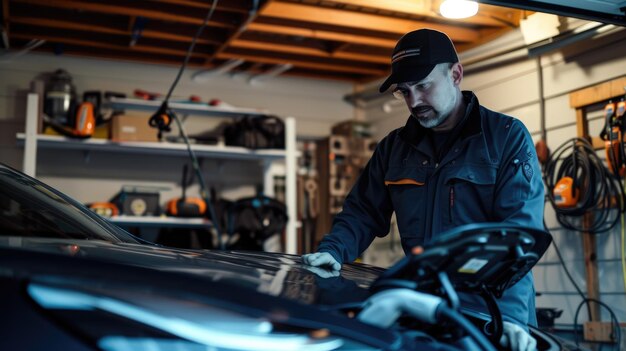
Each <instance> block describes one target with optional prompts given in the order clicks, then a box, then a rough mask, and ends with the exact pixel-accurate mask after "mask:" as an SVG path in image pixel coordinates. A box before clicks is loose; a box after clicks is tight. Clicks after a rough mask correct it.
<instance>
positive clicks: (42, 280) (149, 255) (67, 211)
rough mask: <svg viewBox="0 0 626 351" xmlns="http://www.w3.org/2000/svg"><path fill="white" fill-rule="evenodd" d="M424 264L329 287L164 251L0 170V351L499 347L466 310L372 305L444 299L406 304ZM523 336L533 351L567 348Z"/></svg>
mask: <svg viewBox="0 0 626 351" xmlns="http://www.w3.org/2000/svg"><path fill="white" fill-rule="evenodd" d="M431 252H435V251H434V250H431ZM418 261H419V260H417V261H415V260H410V259H409V260H405V261H403V262H401V263H400V264H399V265H397V266H395V267H394V268H393V269H391V270H388V271H385V270H383V269H380V268H376V267H371V266H366V265H362V264H345V265H344V266H343V269H342V271H341V274H340V275H333V274H330V273H329V272H326V271H320V270H318V271H311V269H313V268H311V267H307V266H305V265H303V264H302V263H301V261H300V258H299V257H298V256H293V255H285V254H275V253H264V252H252V251H248V252H245V251H239V252H234V251H207V250H181V249H172V248H167V247H162V246H158V245H154V244H151V243H147V242H144V241H142V240H141V239H139V238H136V237H134V236H132V235H130V234H128V233H127V232H125V231H123V230H122V229H120V228H118V227H117V226H115V225H113V224H111V223H110V222H108V221H107V220H105V219H103V218H102V217H99V216H98V215H96V214H94V213H92V212H91V211H89V210H88V209H87V208H85V207H84V206H83V205H81V204H80V203H78V202H77V201H75V200H73V199H71V198H69V197H67V196H65V195H63V194H61V193H60V192H58V191H56V190H54V189H52V188H50V187H48V186H46V185H45V184H42V183H41V182H39V181H37V180H35V179H33V178H30V177H28V176H26V175H24V174H22V173H20V172H18V171H15V170H13V169H11V168H9V167H6V166H2V165H0V311H2V313H1V314H0V320H1V321H2V323H1V327H0V350H107V351H127V350H192V351H196V350H198V351H200V350H202V351H208V350H304V351H306V350H458V349H468V348H470V349H472V348H473V349H485V348H488V349H489V348H490V349H496V347H495V346H493V345H492V344H490V345H485V344H484V342H485V340H488V337H486V336H485V335H482V336H479V337H477V336H476V335H473V334H472V333H475V332H476V330H478V331H482V330H486V329H488V328H486V325H488V324H489V321H490V317H489V316H488V315H486V314H483V313H477V312H471V311H465V312H464V316H465V317H462V318H463V320H465V321H468V320H471V321H472V322H473V323H472V325H473V327H472V328H469V327H467V328H465V329H463V328H462V327H460V326H459V325H454V324H453V323H452V324H451V323H450V322H449V321H448V322H444V321H441V322H440V321H429V320H427V319H428V318H424V317H423V316H420V314H421V313H422V312H423V311H422V309H418V311H411V310H410V307H411V306H409V310H401V311H400V312H401V313H400V314H399V315H398V316H394V315H392V314H393V313H390V312H389V311H390V310H389V309H388V308H387V307H384V306H383V305H381V304H379V303H378V302H377V301H378V300H376V299H375V297H376V298H378V299H380V298H381V296H383V294H382V293H386V294H389V293H390V291H392V290H393V289H388V290H386V289H385V286H387V285H393V287H394V288H398V286H400V287H401V288H402V289H401V290H402V291H403V293H407V294H409V295H411V294H412V295H411V297H410V298H416V299H422V298H424V299H425V300H424V301H431V300H436V301H446V299H441V298H439V297H436V296H435V295H434V293H435V292H434V291H433V295H431V294H430V293H428V292H425V291H424V290H423V289H421V290H422V291H421V292H419V293H411V291H412V290H420V289H414V288H416V286H415V280H414V279H413V281H412V278H411V277H409V276H406V275H407V273H406V272H407V269H409V270H411V272H413V271H412V269H413V268H411V267H412V266H411V265H412V264H419V262H418ZM431 262H432V260H431ZM411 274H412V273H411ZM411 274H409V275H411ZM381 277H382V278H385V277H386V278H389V279H387V280H382V278H381ZM452 278H453V280H454V277H452ZM417 281H419V280H417ZM394 284H395V285H394ZM411 284H413V285H411ZM419 284H421V283H419ZM419 284H418V285H419ZM422 286H427V285H422ZM385 291H386V292H385ZM393 291H396V290H393ZM431 297H432V298H434V299H432V298H431ZM437 299H438V300H437ZM420 301H422V300H420ZM375 308H380V311H382V312H380V313H379V314H372V313H378V312H375V311H379V310H377V309H375ZM366 311H367V313H365V312H366ZM391 311H392V312H393V311H395V310H393V308H392V310H391ZM366 315H368V316H366ZM433 318H434V317H433ZM383 321H385V322H383ZM433 322H434V323H433ZM468 329H471V330H468ZM531 331H532V334H533V336H534V337H535V338H536V339H537V340H538V346H539V350H572V349H575V348H570V347H571V346H566V345H565V344H562V343H561V341H560V340H558V339H557V338H555V337H553V336H551V335H548V334H546V333H543V332H541V331H539V330H537V329H534V328H531ZM472 336H473V337H474V340H473V341H472V340H470V339H471V337H472Z"/></svg>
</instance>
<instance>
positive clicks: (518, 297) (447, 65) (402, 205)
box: [303, 29, 544, 350]
mask: <svg viewBox="0 0 626 351" xmlns="http://www.w3.org/2000/svg"><path fill="white" fill-rule="evenodd" d="M391 62H392V64H391V66H392V73H391V75H390V76H389V77H388V78H387V80H385V82H384V83H383V84H382V85H381V87H380V91H381V92H384V91H386V90H387V89H388V88H389V87H392V89H393V93H394V95H395V96H396V97H398V98H400V99H403V100H404V101H405V102H406V104H407V107H408V108H409V111H410V112H411V116H410V117H409V119H408V121H407V123H406V125H405V126H404V127H403V128H399V129H397V130H394V131H392V132H391V133H390V134H389V135H387V137H385V138H384V139H383V140H382V141H381V142H380V143H379V145H378V147H377V149H376V151H375V152H374V155H373V156H372V158H371V160H370V161H369V163H368V165H367V166H366V168H365V170H364V171H363V173H362V175H361V176H360V178H359V179H358V181H357V182H356V184H355V186H354V187H353V189H352V191H351V192H350V194H349V195H348V197H347V198H346V201H345V203H344V206H343V211H342V212H341V213H340V214H338V215H337V216H336V218H335V220H334V223H333V227H332V230H331V233H330V234H328V235H327V236H326V237H325V238H324V239H323V240H322V242H321V244H320V246H319V249H318V252H317V253H313V254H308V255H304V256H303V262H304V263H306V264H309V265H311V266H325V267H327V268H330V269H331V270H335V271H338V270H340V269H341V264H342V263H343V262H351V261H353V260H354V259H356V258H357V257H358V256H359V255H360V254H361V253H362V252H363V251H365V249H366V248H367V247H368V246H369V245H370V244H371V242H372V240H374V238H375V237H376V236H385V235H387V233H388V232H389V227H390V217H391V215H392V212H394V211H395V213H396V218H397V221H398V228H399V232H400V237H401V242H402V247H403V249H404V251H405V253H407V254H408V253H410V252H411V249H412V248H413V247H416V246H421V245H423V244H424V243H425V242H428V241H429V240H430V239H431V238H432V237H433V236H436V235H438V234H439V233H442V232H444V231H445V230H447V229H450V228H453V227H456V226H459V225H463V224H468V223H478V222H505V223H508V224H517V225H522V226H527V227H534V228H540V229H542V228H543V205H544V190H543V184H542V180H541V170H540V167H539V163H538V161H537V155H536V153H535V149H534V146H533V142H532V139H531V137H530V135H529V133H528V131H527V130H526V128H525V127H524V125H523V124H522V123H521V122H520V121H519V120H516V119H514V118H512V117H509V116H505V115H503V114H500V113H497V112H494V111H490V110H488V109H486V108H485V107H483V106H480V104H479V102H478V99H477V98H476V96H475V95H474V94H473V93H472V92H469V91H461V89H460V84H461V81H462V79H463V66H462V65H461V64H460V63H459V60H458V57H457V54H456V50H455V48H454V45H453V44H452V42H451V40H450V39H449V38H448V37H447V36H446V35H445V34H444V33H441V32H438V31H434V30H430V29H421V30H416V31H413V32H410V33H408V34H406V35H404V36H403V37H402V38H401V39H400V40H399V41H398V43H397V45H396V47H395V49H394V51H393V55H392V58H391ZM534 294H535V292H534V287H533V281H532V275H531V274H528V275H527V276H526V277H525V278H524V279H522V280H521V281H520V282H518V283H517V284H516V285H515V286H513V287H512V288H511V289H509V290H507V291H506V292H505V294H504V296H503V297H502V298H501V299H499V300H498V304H499V306H500V309H501V311H502V315H503V320H504V335H503V338H502V340H501V343H502V344H503V346H510V348H511V349H513V350H533V349H535V347H536V341H535V340H534V339H533V338H532V337H531V336H530V335H529V334H528V328H527V324H532V325H536V316H535V305H534ZM465 302H466V301H464V303H465ZM468 303H469V304H472V303H478V302H477V301H474V302H472V301H469V302H468Z"/></svg>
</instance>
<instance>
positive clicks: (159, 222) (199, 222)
mask: <svg viewBox="0 0 626 351" xmlns="http://www.w3.org/2000/svg"><path fill="white" fill-rule="evenodd" d="M109 220H110V221H111V222H113V223H115V224H117V225H119V226H142V227H171V228H174V227H185V228H206V227H210V226H211V221H209V220H207V219H204V218H176V217H156V216H142V217H139V216H124V215H121V216H114V217H111V218H110V219H109Z"/></svg>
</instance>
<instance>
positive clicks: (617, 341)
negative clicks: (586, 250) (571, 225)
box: [543, 219, 622, 349]
mask: <svg viewBox="0 0 626 351" xmlns="http://www.w3.org/2000/svg"><path fill="white" fill-rule="evenodd" d="M543 226H544V228H545V230H546V231H547V232H549V230H548V226H546V222H545V219H544V222H543ZM552 245H553V246H554V250H555V251H556V255H557V256H558V257H559V262H560V263H561V266H562V267H563V270H564V271H565V275H566V276H567V278H568V279H569V281H570V283H572V285H573V286H574V288H575V289H576V291H577V292H578V294H579V295H580V297H581V299H582V301H581V302H580V304H579V305H578V307H577V308H576V313H575V315H574V340H575V342H576V346H578V343H579V342H578V328H579V325H578V314H579V313H580V309H581V308H582V306H583V305H587V314H588V316H589V317H591V305H590V304H589V302H595V303H598V304H599V305H601V306H603V307H604V308H606V309H607V310H608V312H609V314H610V315H611V323H613V322H615V323H616V325H617V333H616V334H617V340H616V345H617V347H618V349H619V347H620V345H621V342H622V341H621V340H622V334H621V329H620V324H619V321H618V319H617V317H616V316H615V313H614V312H613V310H612V309H611V308H610V307H609V306H607V305H606V304H604V303H603V302H601V301H598V300H596V299H588V298H587V297H586V296H585V294H584V293H583V291H582V289H581V288H580V287H579V286H578V284H576V281H574V278H573V277H572V274H571V273H570V271H569V269H567V266H566V265H565V261H564V260H563V256H561V251H560V250H559V247H558V246H557V245H556V241H555V240H552Z"/></svg>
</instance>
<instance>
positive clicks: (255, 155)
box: [17, 94, 298, 254]
mask: <svg viewBox="0 0 626 351" xmlns="http://www.w3.org/2000/svg"><path fill="white" fill-rule="evenodd" d="M38 104H39V96H38V95H37V94H28V99H27V106H26V128H25V132H24V133H19V134H18V135H17V138H18V141H23V143H24V165H23V170H24V173H26V174H28V175H31V176H33V177H36V175H37V150H38V149H39V148H51V149H74V150H84V151H90V150H94V151H95V150H97V151H104V152H116V153H132V154H137V155H138V157H140V156H141V155H145V154H150V153H153V154H161V155H163V154H169V155H177V156H180V157H188V152H187V147H186V145H184V144H176V143H159V142H153V143H151V142H113V141H110V140H105V139H84V140H81V139H71V138H66V137H62V136H56V135H40V134H37V125H38V111H39V107H38ZM110 104H111V106H112V107H116V108H119V109H128V110H130V109H135V110H144V111H146V112H148V113H150V112H154V111H156V110H157V108H158V107H159V106H160V105H161V102H160V101H145V100H138V99H112V100H111V101H110ZM169 106H170V108H171V109H172V110H174V111H176V112H177V113H178V114H180V115H186V114H187V115H198V116H207V117H241V116H245V115H262V114H264V112H262V111H258V110H253V109H238V108H237V109H234V108H233V109H223V108H216V107H211V106H208V105H194V104H188V103H170V104H169ZM284 121H285V150H273V149H267V150H250V149H246V148H243V147H230V146H223V145H192V149H193V150H194V152H195V153H196V155H197V157H205V158H221V159H230V160H232V159H235V160H260V161H262V162H263V164H264V166H265V167H264V175H263V186H264V193H265V194H266V195H268V196H273V195H274V184H273V181H274V177H273V176H274V174H272V173H271V172H270V171H271V169H273V167H272V165H273V164H274V163H275V162H279V163H282V164H284V170H285V201H286V205H287V215H288V216H289V221H288V222H287V228H286V240H285V243H286V245H285V248H284V251H285V252H286V253H292V254H295V253H296V248H297V237H296V232H297V214H296V206H297V201H296V164H297V157H298V151H297V150H296V124H295V119H294V118H293V117H287V118H285V119H284ZM126 220H128V219H126ZM194 223H195V222H194ZM153 224H154V223H153ZM198 224H199V225H202V223H198ZM154 225H158V222H156V224H154Z"/></svg>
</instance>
